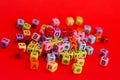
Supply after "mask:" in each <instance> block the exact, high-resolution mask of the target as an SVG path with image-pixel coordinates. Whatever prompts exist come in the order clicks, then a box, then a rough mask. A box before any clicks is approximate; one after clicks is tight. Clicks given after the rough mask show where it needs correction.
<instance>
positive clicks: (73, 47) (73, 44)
mask: <svg viewBox="0 0 120 80" xmlns="http://www.w3.org/2000/svg"><path fill="white" fill-rule="evenodd" d="M69 42H70V50H73V51H74V50H77V42H76V39H75V38H69Z"/></svg>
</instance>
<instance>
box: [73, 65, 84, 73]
mask: <svg viewBox="0 0 120 80" xmlns="http://www.w3.org/2000/svg"><path fill="white" fill-rule="evenodd" d="M72 71H73V73H74V74H80V73H81V72H82V66H81V65H80V64H79V63H74V64H73V66H72Z"/></svg>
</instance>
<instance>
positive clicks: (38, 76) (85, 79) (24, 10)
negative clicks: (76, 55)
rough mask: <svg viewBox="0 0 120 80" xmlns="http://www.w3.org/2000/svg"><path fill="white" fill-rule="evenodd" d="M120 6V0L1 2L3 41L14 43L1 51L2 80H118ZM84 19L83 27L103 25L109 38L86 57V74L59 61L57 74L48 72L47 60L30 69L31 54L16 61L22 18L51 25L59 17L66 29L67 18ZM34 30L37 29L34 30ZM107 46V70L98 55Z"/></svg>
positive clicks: (97, 45)
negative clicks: (18, 23) (16, 37)
mask: <svg viewBox="0 0 120 80" xmlns="http://www.w3.org/2000/svg"><path fill="white" fill-rule="evenodd" d="M119 5H120V3H119V2H118V1H117V0H1V1H0V39H1V38H2V37H8V38H10V39H11V43H10V45H9V47H8V48H7V49H2V48H0V79H2V80H8V79H9V80H11V79H12V80H33V79H34V80H48V79H49V80H115V79H117V80H119V79H120V77H119V72H120V68H119V67H120V65H119V62H118V61H119V56H120V54H119V41H120V39H119V23H120V22H118V21H119V19H120V15H119V14H120V12H119V10H120V7H119ZM77 15H80V16H82V17H83V18H84V24H90V25H91V26H92V28H93V29H94V27H95V26H101V27H102V28H103V29H104V35H107V36H108V37H109V43H108V44H99V43H96V44H95V45H93V47H94V48H95V52H94V54H93V55H92V56H89V57H87V58H86V62H85V66H84V67H83V72H82V74H80V75H75V74H73V73H72V71H71V67H72V62H71V65H69V66H64V65H62V64H61V63H60V61H59V60H58V61H57V62H59V67H58V70H57V71H56V72H55V73H50V72H48V71H46V69H45V66H46V61H45V59H44V58H41V57H40V59H39V61H40V66H39V70H37V71H31V70H30V69H29V61H28V58H29V55H27V54H22V58H21V59H19V60H18V59H15V58H14V54H15V48H16V47H15V46H16V44H15V42H14V37H15V34H16V33H18V32H21V31H20V30H18V29H16V26H15V24H16V20H17V19H18V18H23V19H24V20H25V21H26V22H29V23H30V22H31V20H32V19H33V18H37V19H39V20H40V21H41V22H40V26H41V24H43V23H46V24H48V23H49V22H50V21H51V18H53V17H58V18H59V19H60V20H61V24H63V26H64V20H65V18H66V17H67V16H72V17H76V16H77ZM33 31H34V30H33ZM102 47H105V48H107V49H108V50H109V55H108V56H109V58H110V61H109V64H108V66H107V67H101V66H100V65H99V58H98V52H99V50H100V49H101V48H102Z"/></svg>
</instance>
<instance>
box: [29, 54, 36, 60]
mask: <svg viewBox="0 0 120 80" xmlns="http://www.w3.org/2000/svg"><path fill="white" fill-rule="evenodd" d="M31 59H35V60H38V52H31V53H30V60H31Z"/></svg>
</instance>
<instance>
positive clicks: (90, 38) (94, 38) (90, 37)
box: [88, 35, 96, 44]
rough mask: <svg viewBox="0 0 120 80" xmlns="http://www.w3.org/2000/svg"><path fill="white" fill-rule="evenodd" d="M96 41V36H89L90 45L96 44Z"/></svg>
mask: <svg viewBox="0 0 120 80" xmlns="http://www.w3.org/2000/svg"><path fill="white" fill-rule="evenodd" d="M95 41H96V37H95V36H94V35H89V36H88V42H89V43H90V44H94V43H95Z"/></svg>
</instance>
